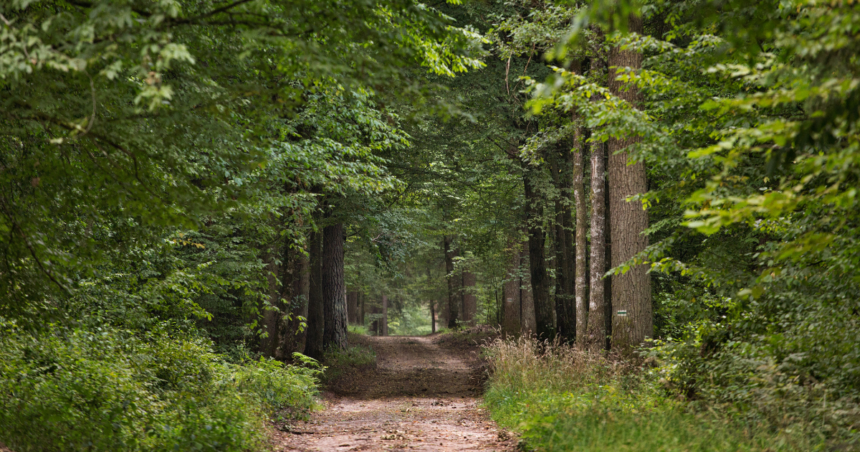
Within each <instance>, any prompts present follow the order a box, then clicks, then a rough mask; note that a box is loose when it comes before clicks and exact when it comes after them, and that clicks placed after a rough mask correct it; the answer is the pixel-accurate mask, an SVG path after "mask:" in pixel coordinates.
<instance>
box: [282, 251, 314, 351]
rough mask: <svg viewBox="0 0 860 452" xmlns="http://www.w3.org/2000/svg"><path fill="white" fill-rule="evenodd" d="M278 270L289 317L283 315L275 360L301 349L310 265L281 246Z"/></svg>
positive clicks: (305, 259) (306, 309) (298, 254)
mask: <svg viewBox="0 0 860 452" xmlns="http://www.w3.org/2000/svg"><path fill="white" fill-rule="evenodd" d="M284 248H285V249H284V253H283V258H282V262H283V263H284V265H282V267H283V270H282V271H281V299H282V300H287V302H288V309H287V311H288V313H289V316H284V321H283V324H282V334H281V339H280V341H281V345H280V347H279V352H278V358H279V359H287V358H289V357H290V356H291V355H292V353H293V352H295V351H300V350H304V344H305V342H306V335H307V329H304V330H303V331H299V330H300V329H301V318H305V319H306V318H307V316H308V295H309V289H310V287H309V286H310V284H309V274H308V273H309V264H308V257H307V255H305V254H304V253H302V252H297V251H294V250H291V249H290V248H289V247H284Z"/></svg>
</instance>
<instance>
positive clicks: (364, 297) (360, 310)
mask: <svg viewBox="0 0 860 452" xmlns="http://www.w3.org/2000/svg"><path fill="white" fill-rule="evenodd" d="M358 300H359V304H358V305H359V308H358V324H359V325H362V326H364V314H365V312H367V311H366V310H365V303H366V302H367V295H366V294H365V293H364V292H359V293H358Z"/></svg>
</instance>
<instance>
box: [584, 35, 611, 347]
mask: <svg viewBox="0 0 860 452" xmlns="http://www.w3.org/2000/svg"><path fill="white" fill-rule="evenodd" d="M592 31H593V32H594V34H595V42H596V44H595V47H594V48H595V52H594V53H595V55H593V56H592V58H591V75H592V77H593V78H599V77H601V76H602V74H603V71H604V69H605V61H604V56H603V55H602V52H601V51H600V47H601V45H602V44H603V31H602V30H601V29H600V28H599V27H596V26H594V27H592ZM599 100H600V99H599V97H598V96H597V95H596V94H595V96H594V97H592V101H593V102H597V101H599ZM603 153H604V149H603V142H601V141H595V142H593V143H592V149H591V212H592V213H591V278H590V282H591V290H590V294H589V300H588V326H587V328H586V340H585V344H584V345H585V346H586V348H587V349H588V350H590V351H592V352H598V351H600V350H603V348H604V347H605V344H606V320H605V319H606V313H605V312H604V310H605V304H606V294H605V290H604V289H605V288H604V282H603V274H604V273H605V271H606V182H605V180H604V178H605V177H606V175H605V173H606V167H605V163H604V156H603Z"/></svg>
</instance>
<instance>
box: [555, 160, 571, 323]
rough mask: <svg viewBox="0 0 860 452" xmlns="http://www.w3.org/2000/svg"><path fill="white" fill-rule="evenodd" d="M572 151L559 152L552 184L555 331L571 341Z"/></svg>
mask: <svg viewBox="0 0 860 452" xmlns="http://www.w3.org/2000/svg"><path fill="white" fill-rule="evenodd" d="M571 155H572V154H571V151H570V150H568V149H564V148H562V149H559V151H558V152H557V154H556V155H555V160H554V165H553V182H554V183H555V186H556V190H558V197H557V198H556V202H555V227H554V238H555V240H554V242H555V315H556V329H557V330H558V333H559V334H561V335H562V336H564V337H568V338H571V339H573V337H574V335H575V329H576V309H575V307H574V305H573V292H574V289H573V277H574V276H573V274H574V268H573V266H574V265H573V262H572V259H571V257H572V256H573V248H574V243H573V238H572V234H571V226H572V224H571V223H572V220H571V206H572V204H573V202H572V200H571V195H572V193H571V191H572V189H571V185H572V182H573V181H572V178H571V177H570V176H571V168H570V166H571V158H570V156H571Z"/></svg>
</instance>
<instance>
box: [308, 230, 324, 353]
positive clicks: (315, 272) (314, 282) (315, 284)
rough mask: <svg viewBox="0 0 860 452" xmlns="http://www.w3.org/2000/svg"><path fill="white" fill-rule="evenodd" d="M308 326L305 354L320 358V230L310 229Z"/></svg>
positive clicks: (321, 295)
mask: <svg viewBox="0 0 860 452" xmlns="http://www.w3.org/2000/svg"><path fill="white" fill-rule="evenodd" d="M309 242H310V248H309V249H308V254H309V257H310V262H309V271H308V274H309V283H310V284H309V290H308V326H307V338H306V340H305V355H308V356H310V357H311V358H314V359H321V358H322V355H323V331H324V328H325V309H324V307H323V291H322V244H323V234H322V231H312V232H311V236H310V240H309Z"/></svg>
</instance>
